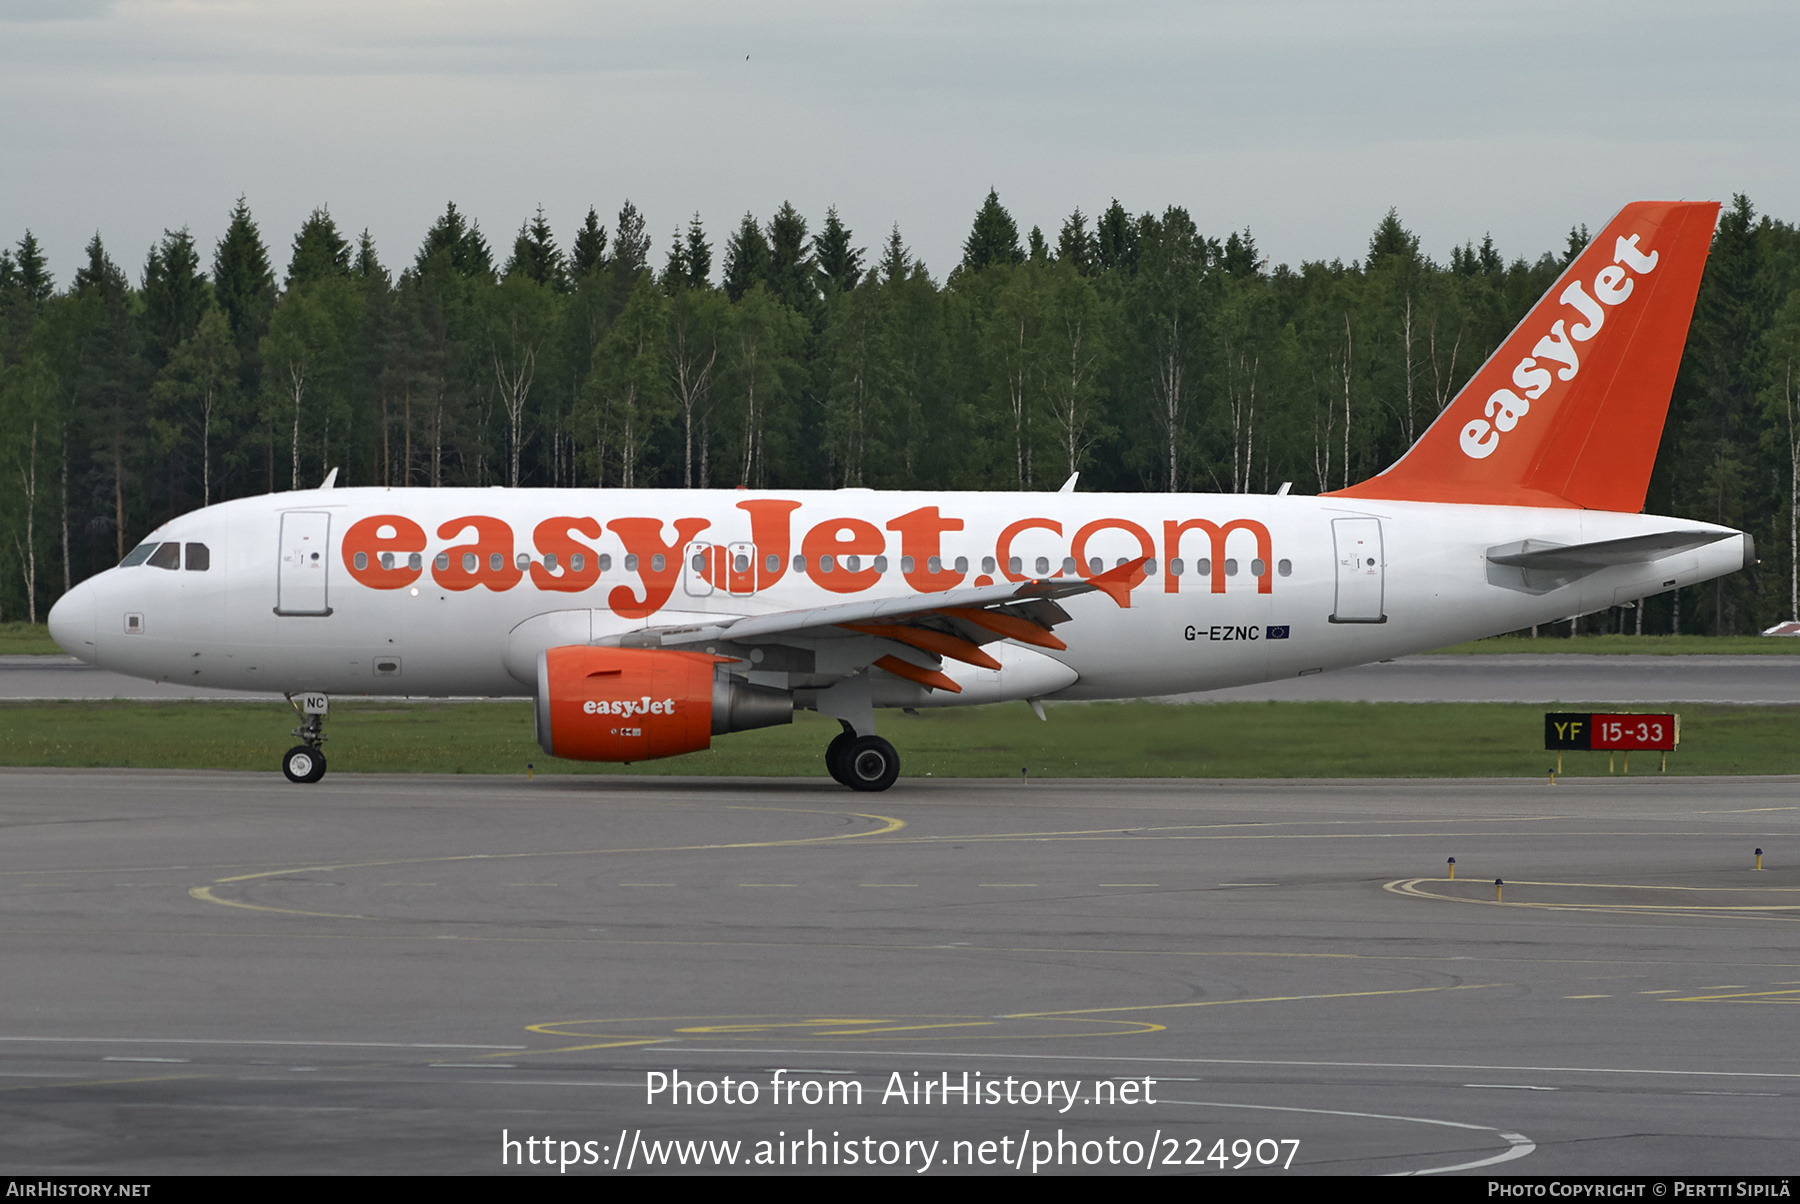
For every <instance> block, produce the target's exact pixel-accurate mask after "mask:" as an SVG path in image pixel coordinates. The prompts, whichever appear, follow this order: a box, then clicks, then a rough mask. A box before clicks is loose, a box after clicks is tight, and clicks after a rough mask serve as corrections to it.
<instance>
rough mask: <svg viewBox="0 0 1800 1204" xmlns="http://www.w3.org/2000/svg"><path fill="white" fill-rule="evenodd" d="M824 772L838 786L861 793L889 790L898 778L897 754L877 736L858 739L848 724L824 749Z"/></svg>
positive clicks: (898, 763)
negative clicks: (828, 772) (829, 774)
mask: <svg viewBox="0 0 1800 1204" xmlns="http://www.w3.org/2000/svg"><path fill="white" fill-rule="evenodd" d="M825 768H826V769H827V770H829V771H830V772H831V776H832V778H833V779H834V780H835V781H837V782H838V783H839V784H840V785H843V786H848V787H850V789H852V790H856V791H861V792H864V793H875V792H878V791H882V790H886V789H887V788H888V787H889V786H892V785H893V784H894V782H895V780H896V779H898V778H899V776H900V754H899V753H897V752H895V751H894V746H893V745H892V744H889V743H888V742H887V741H886V740H883V739H882V738H881V737H880V736H859V735H857V734H856V732H855V730H854V729H852V728H851V727H850V725H849V724H845V725H844V731H843V733H842V734H841V735H839V736H838V737H836V738H835V739H834V740H832V742H831V743H830V744H828V745H826V747H825Z"/></svg>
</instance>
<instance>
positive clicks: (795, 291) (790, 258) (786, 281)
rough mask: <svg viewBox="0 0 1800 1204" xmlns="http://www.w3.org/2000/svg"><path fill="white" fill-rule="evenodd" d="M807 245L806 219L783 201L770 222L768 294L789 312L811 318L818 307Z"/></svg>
mask: <svg viewBox="0 0 1800 1204" xmlns="http://www.w3.org/2000/svg"><path fill="white" fill-rule="evenodd" d="M806 242H807V240H806V219H805V218H804V217H801V216H800V212H799V210H797V209H795V208H794V206H793V205H792V204H791V203H790V202H787V201H783V202H782V203H781V208H779V209H777V210H776V211H775V216H774V217H772V218H770V219H769V276H768V280H769V291H770V292H771V293H772V294H774V296H775V299H776V300H777V301H780V302H781V303H782V304H783V305H786V306H787V307H788V308H789V309H791V310H794V311H795V312H797V313H801V314H806V315H808V316H809V317H810V316H811V315H812V313H813V311H814V309H815V308H817V306H818V302H819V289H818V284H817V283H816V282H815V281H814V279H813V272H814V267H813V259H812V255H811V254H810V253H809V252H808V251H807V247H806Z"/></svg>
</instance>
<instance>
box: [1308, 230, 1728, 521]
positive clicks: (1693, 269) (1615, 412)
mask: <svg viewBox="0 0 1800 1204" xmlns="http://www.w3.org/2000/svg"><path fill="white" fill-rule="evenodd" d="M1718 215H1719V206H1718V204H1717V203H1716V202H1714V201H1633V202H1632V203H1631V204H1629V205H1627V206H1625V207H1624V208H1623V209H1621V210H1620V211H1619V212H1618V213H1617V214H1616V215H1615V216H1614V217H1613V219H1612V220H1611V221H1609V222H1607V223H1606V225H1605V227H1604V228H1602V229H1601V231H1600V232H1599V233H1598V234H1597V235H1595V236H1594V239H1593V241H1592V242H1591V243H1589V244H1588V245H1587V246H1586V247H1584V248H1582V251H1581V254H1579V255H1577V256H1576V257H1575V261H1574V262H1573V263H1571V264H1570V265H1569V266H1568V268H1567V270H1565V271H1564V272H1563V273H1562V275H1560V276H1558V277H1557V278H1556V281H1555V283H1553V284H1552V285H1551V286H1550V288H1549V290H1548V291H1547V292H1545V293H1544V295H1543V296H1542V297H1540V298H1539V299H1538V301H1537V303H1536V304H1535V305H1533V306H1532V307H1531V309H1530V310H1529V311H1528V312H1527V314H1526V315H1525V318H1524V320H1523V321H1521V322H1520V323H1519V324H1518V326H1516V327H1515V328H1514V329H1513V330H1512V332H1511V333H1510V334H1508V335H1507V336H1506V338H1505V339H1504V340H1503V341H1502V342H1501V343H1500V345H1499V346H1498V347H1496V348H1495V349H1494V352H1493V354H1492V355H1490V356H1489V357H1488V359H1487V362H1486V363H1484V364H1482V365H1481V367H1480V368H1478V369H1477V370H1476V372H1475V374H1474V375H1473V376H1471V377H1470V378H1469V380H1468V382H1467V383H1466V384H1464V385H1463V387H1462V389H1461V390H1460V391H1459V392H1458V393H1457V395H1456V397H1455V398H1454V399H1452V400H1451V402H1450V404H1449V405H1448V406H1445V407H1444V410H1443V412H1442V413H1440V414H1439V415H1438V416H1437V418H1436V419H1435V420H1434V421H1433V422H1432V424H1431V425H1430V426H1429V427H1427V428H1426V430H1425V433H1424V434H1422V435H1420V436H1419V441H1418V442H1417V443H1415V444H1413V445H1412V447H1411V448H1410V449H1409V450H1408V451H1407V453H1406V454H1405V455H1403V456H1401V457H1400V459H1399V460H1397V461H1395V462H1394V463H1393V464H1392V465H1391V466H1389V467H1388V469H1387V470H1386V471H1384V472H1382V473H1379V474H1377V475H1376V476H1373V477H1370V478H1369V479H1368V480H1366V481H1358V482H1357V483H1356V484H1354V485H1350V486H1347V487H1345V488H1343V489H1339V490H1336V491H1334V492H1332V493H1329V494H1326V495H1324V496H1327V497H1353V498H1384V499H1387V500H1390V501H1408V502H1452V503H1458V504H1463V505H1482V506H1555V507H1577V508H1585V509H1590V510H1612V511H1618V512H1622V513H1625V514H1633V513H1636V512H1637V511H1639V510H1641V509H1643V507H1644V495H1645V493H1646V491H1647V490H1648V489H1649V486H1650V473H1651V470H1652V469H1653V468H1654V467H1655V465H1656V450H1657V445H1658V444H1659V443H1660V442H1661V440H1662V429H1663V420H1664V419H1665V418H1666V417H1667V416H1668V412H1669V396H1670V394H1671V393H1672V392H1673V391H1674V388H1675V374H1676V372H1677V371H1678V370H1679V368H1680V366H1681V352H1682V348H1683V347H1684V346H1686V344H1687V331H1688V323H1689V321H1690V319H1692V317H1693V314H1694V300H1695V298H1696V297H1697V296H1698V295H1699V292H1700V277H1701V274H1702V273H1703V272H1704V271H1705V270H1706V255H1707V249H1708V247H1709V246H1710V245H1711V243H1712V234H1713V227H1714V224H1715V223H1716V221H1717V219H1718ZM1602 331H1605V333H1602Z"/></svg>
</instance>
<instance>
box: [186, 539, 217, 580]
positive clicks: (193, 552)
mask: <svg viewBox="0 0 1800 1204" xmlns="http://www.w3.org/2000/svg"><path fill="white" fill-rule="evenodd" d="M187 567H188V572H190V573H204V572H205V571H206V570H207V569H209V568H211V567H212V553H211V552H210V551H208V550H207V547H206V545H205V544H203V543H191V544H189V545H188V546H187Z"/></svg>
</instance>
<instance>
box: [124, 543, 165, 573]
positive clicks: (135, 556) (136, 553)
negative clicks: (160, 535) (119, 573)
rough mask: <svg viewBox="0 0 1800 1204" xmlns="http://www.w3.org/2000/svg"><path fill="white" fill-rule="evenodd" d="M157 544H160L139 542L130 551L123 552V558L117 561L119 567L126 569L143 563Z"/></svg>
mask: <svg viewBox="0 0 1800 1204" xmlns="http://www.w3.org/2000/svg"><path fill="white" fill-rule="evenodd" d="M159 546H160V545H158V544H153V543H141V544H139V545H138V546H137V547H135V548H133V549H131V551H129V552H127V553H125V559H123V560H121V561H119V567H120V568H122V569H128V568H132V567H134V566H136V565H140V564H142V563H144V561H146V560H148V559H150V553H152V552H154V551H156V549H157V548H158V547H159Z"/></svg>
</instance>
